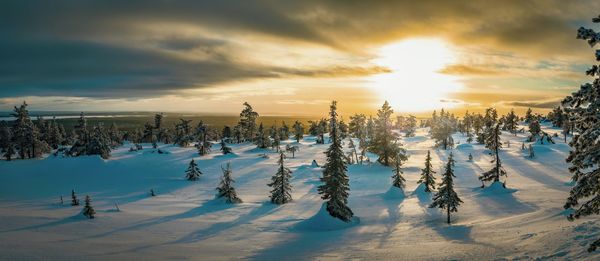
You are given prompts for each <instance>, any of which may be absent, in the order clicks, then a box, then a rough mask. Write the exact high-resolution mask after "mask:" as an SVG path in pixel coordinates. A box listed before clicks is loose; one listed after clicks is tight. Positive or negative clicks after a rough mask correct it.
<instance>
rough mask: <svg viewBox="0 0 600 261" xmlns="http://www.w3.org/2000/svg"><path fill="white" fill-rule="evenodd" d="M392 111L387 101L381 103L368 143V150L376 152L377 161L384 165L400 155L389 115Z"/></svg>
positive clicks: (389, 163) (387, 164)
mask: <svg viewBox="0 0 600 261" xmlns="http://www.w3.org/2000/svg"><path fill="white" fill-rule="evenodd" d="M393 113H394V110H392V107H391V106H390V105H389V103H388V102H387V101H385V103H383V106H381V109H379V110H378V111H377V119H376V120H375V130H374V131H375V133H374V135H373V139H372V140H371V141H370V143H369V151H371V152H373V153H375V154H377V156H379V158H378V159H377V161H378V162H379V163H381V164H383V165H384V166H390V165H391V164H392V162H394V161H395V157H396V156H398V155H402V153H400V150H399V146H398V144H397V143H396V140H397V139H398V137H397V135H396V134H395V133H394V132H392V127H393V125H392V120H391V116H392V114H393ZM401 160H402V159H401Z"/></svg>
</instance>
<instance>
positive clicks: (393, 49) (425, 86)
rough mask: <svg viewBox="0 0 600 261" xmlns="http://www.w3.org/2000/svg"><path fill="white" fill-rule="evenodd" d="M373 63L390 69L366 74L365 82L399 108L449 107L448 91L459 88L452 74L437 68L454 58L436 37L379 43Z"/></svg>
mask: <svg viewBox="0 0 600 261" xmlns="http://www.w3.org/2000/svg"><path fill="white" fill-rule="evenodd" d="M372 62H373V63H375V64H377V65H379V66H383V67H387V68H389V69H390V70H391V72H389V73H382V74H377V75H373V76H371V77H369V79H368V84H369V87H370V88H373V89H374V90H375V91H376V92H377V93H378V94H379V95H380V97H381V98H382V99H384V100H387V101H388V102H390V104H391V105H392V107H393V108H394V109H395V110H397V111H401V112H421V111H427V110H432V109H436V108H442V107H445V108H450V107H452V105H453V104H454V105H455V104H456V103H448V102H444V100H445V99H447V95H448V93H449V92H453V91H457V90H460V89H461V88H462V85H461V83H460V82H459V79H458V78H457V77H455V76H451V75H446V74H442V73H440V72H439V71H440V70H442V69H443V68H444V67H446V66H447V65H449V64H452V63H455V62H456V55H455V53H454V51H452V49H451V48H450V46H449V45H448V44H447V43H446V42H444V41H443V40H439V39H410V40H404V41H401V42H397V43H393V44H390V45H386V46H383V47H381V48H380V49H379V50H378V52H377V58H375V59H374V60H373V61H372Z"/></svg>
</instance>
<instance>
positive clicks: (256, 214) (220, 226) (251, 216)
mask: <svg viewBox="0 0 600 261" xmlns="http://www.w3.org/2000/svg"><path fill="white" fill-rule="evenodd" d="M277 208H278V206H277V205H275V204H272V203H271V202H264V203H262V204H261V205H260V206H259V207H258V208H254V209H253V210H251V211H250V212H248V213H246V214H244V215H241V216H239V217H238V218H236V219H235V220H233V221H230V222H219V223H216V224H214V225H212V226H210V227H208V228H205V229H200V230H197V231H194V232H192V233H189V234H187V235H185V236H183V237H182V238H180V239H177V240H175V241H173V242H170V243H168V244H179V243H194V242H198V241H202V240H205V239H208V238H211V237H213V236H216V235H218V234H219V233H221V232H223V231H224V230H227V229H229V228H232V227H234V226H236V225H240V224H244V223H251V222H252V220H255V219H259V218H261V217H264V216H266V215H269V214H271V213H272V212H273V211H275V210H276V209H277Z"/></svg>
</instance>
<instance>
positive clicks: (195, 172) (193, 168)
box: [185, 159, 202, 181]
mask: <svg viewBox="0 0 600 261" xmlns="http://www.w3.org/2000/svg"><path fill="white" fill-rule="evenodd" d="M200 175H202V172H201V171H200V169H198V164H196V162H194V159H192V161H190V164H189V165H188V168H187V170H186V171H185V178H186V179H187V180H190V181H194V180H198V179H200Z"/></svg>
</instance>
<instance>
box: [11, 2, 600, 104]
mask: <svg viewBox="0 0 600 261" xmlns="http://www.w3.org/2000/svg"><path fill="white" fill-rule="evenodd" d="M598 13H600V1H597V0H595V1H594V0H590V1H564V0H556V1H550V0H548V1H522V0H519V1H248V0H244V1H137V0H133V1H23V0H21V1H2V2H1V3H0V39H1V40H0V110H10V109H11V108H12V106H14V105H16V104H18V103H20V102H21V101H23V100H27V101H28V103H30V104H31V108H30V109H31V110H61V111H62V110H73V111H82V110H83V111H165V112H197V113H223V114H233V113H238V112H239V111H240V110H241V107H242V106H241V104H242V103H243V102H244V101H248V102H250V103H251V104H252V105H253V106H254V107H255V109H256V110H257V111H259V112H260V113H261V114H263V115H315V114H323V113H324V112H325V111H326V110H327V108H328V106H327V104H328V103H329V101H330V100H334V99H335V100H338V104H339V108H340V110H341V111H343V112H344V113H354V112H365V113H372V112H374V111H375V110H376V109H377V107H379V106H380V105H381V104H382V103H383V101H384V100H386V99H387V100H389V101H390V103H391V104H392V106H393V107H394V109H395V110H396V111H398V112H406V113H409V112H410V113H416V114H419V113H425V112H427V113H429V112H430V111H431V110H433V109H436V108H437V109H439V108H442V107H445V108H453V110H455V111H457V112H458V111H463V110H465V109H467V108H468V109H469V110H471V111H478V110H481V109H482V108H485V107H488V106H495V107H497V108H498V109H500V110H501V111H505V110H507V109H510V108H514V109H515V110H517V111H519V112H522V111H523V110H525V109H526V108H527V107H532V108H534V109H536V108H537V109H548V108H551V107H552V106H556V105H557V104H558V101H559V100H560V99H561V98H562V97H564V96H565V95H567V94H569V93H571V92H572V91H574V90H576V89H577V88H578V87H579V85H580V84H582V83H585V82H587V81H589V79H588V78H587V77H586V76H585V74H584V70H585V69H586V68H587V67H588V66H589V65H590V64H592V63H593V62H594V56H593V49H591V48H590V47H589V46H588V45H587V44H586V43H585V42H584V41H582V40H577V39H575V36H576V31H577V28H578V27H579V26H591V18H592V17H596V16H597V15H598ZM592 28H593V27H592Z"/></svg>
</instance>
